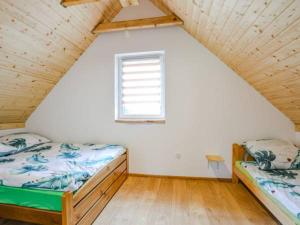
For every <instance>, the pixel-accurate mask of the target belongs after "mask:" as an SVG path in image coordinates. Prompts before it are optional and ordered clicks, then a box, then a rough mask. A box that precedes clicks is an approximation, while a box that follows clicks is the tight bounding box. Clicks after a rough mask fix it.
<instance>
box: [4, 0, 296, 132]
mask: <svg viewBox="0 0 300 225" xmlns="http://www.w3.org/2000/svg"><path fill="white" fill-rule="evenodd" d="M66 2H73V3H74V2H77V3H78V2H81V4H76V5H74V6H72V7H67V8H64V7H63V6H62V5H61V4H60V0H26V1H21V0H20V1H14V0H1V1H0V21H1V22H0V87H1V89H0V128H1V126H2V127H4V128H8V127H14V126H15V127H19V126H21V125H22V123H24V122H25V121H26V119H27V118H28V117H29V115H30V114H31V113H32V112H33V111H34V110H35V108H36V107H37V106H38V105H39V103H40V102H41V101H42V99H43V98H44V97H45V96H46V95H47V94H48V93H49V91H50V90H51V89H52V88H53V86H54V85H55V84H56V83H57V82H58V80H59V79H60V78H61V77H62V76H63V75H64V74H65V72H66V71H68V69H69V68H70V67H71V66H72V65H73V63H74V62H75V61H76V60H77V59H78V58H79V57H80V55H81V54H82V53H83V51H84V50H85V49H86V48H87V47H88V46H89V45H90V44H91V42H92V41H93V40H94V39H95V35H94V34H93V33H92V30H93V28H94V27H95V26H96V25H97V24H98V23H99V22H101V21H104V22H109V21H111V20H112V18H113V17H114V16H115V15H116V14H117V13H118V12H119V11H120V10H121V8H122V6H121V4H120V2H119V0H98V1H95V0H92V1H91V0H83V1H82V0H80V1H78V0H76V1H75V0H66ZM83 2H88V3H86V4H82V3H83ZM121 2H124V1H121ZM152 2H153V3H154V4H155V5H156V6H158V7H159V8H160V9H161V10H162V11H164V12H165V13H166V14H168V15H170V11H169V9H170V10H171V11H172V12H174V13H175V14H176V15H178V16H179V17H180V18H181V19H182V20H183V21H184V29H185V30H186V31H187V32H189V33H190V34H191V35H192V36H194V37H195V38H196V39H197V40H199V42H200V43H202V44H203V45H204V46H206V47H207V48H208V49H209V50H210V51H211V52H213V53H214V54H215V55H217V56H218V57H219V58H220V59H221V60H222V61H224V62H225V63H226V64H227V65H228V66H230V67H231V68H232V69H233V70H234V71H236V72H237V73H238V74H239V75H240V76H241V77H243V78H244V79H245V80H246V81H248V82H249V83H250V84H251V85H253V86H254V87H255V88H256V89H257V90H258V91H259V92H260V93H261V94H262V95H264V96H265V97H266V98H267V99H268V100H269V101H270V102H271V103H272V104H273V105H274V106H275V107H277V108H278V109H279V110H280V111H282V112H283V113H284V114H285V115H286V116H287V117H289V118H290V119H291V120H292V121H293V122H294V123H295V125H296V127H297V128H298V130H300V0H152ZM70 4H71V3H70ZM257 113H259V111H258V112H257Z"/></svg>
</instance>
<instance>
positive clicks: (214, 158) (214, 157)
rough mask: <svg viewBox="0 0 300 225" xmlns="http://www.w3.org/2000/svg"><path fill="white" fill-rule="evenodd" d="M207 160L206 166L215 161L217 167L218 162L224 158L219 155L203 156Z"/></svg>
mask: <svg viewBox="0 0 300 225" xmlns="http://www.w3.org/2000/svg"><path fill="white" fill-rule="evenodd" d="M205 157H206V159H207V161H208V168H209V164H210V163H217V168H218V169H219V163H222V162H224V161H225V160H224V158H223V157H222V156H220V155H206V156H205Z"/></svg>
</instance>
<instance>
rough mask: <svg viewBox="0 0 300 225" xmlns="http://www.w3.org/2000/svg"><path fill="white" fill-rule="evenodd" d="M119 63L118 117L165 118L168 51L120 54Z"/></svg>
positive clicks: (127, 119)
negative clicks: (166, 60) (165, 72)
mask: <svg viewBox="0 0 300 225" xmlns="http://www.w3.org/2000/svg"><path fill="white" fill-rule="evenodd" d="M115 63H116V64H115V65H116V67H115V70H116V73H115V74H116V75H115V96H116V97H115V119H116V120H117V121H137V122H139V121H145V122H146V121H149V122H150V121H153V122H155V121H163V120H164V119H165V96H164V89H165V84H164V52H162V51H159V52H142V53H130V54H117V55H116V57H115Z"/></svg>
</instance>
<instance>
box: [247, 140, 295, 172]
mask: <svg viewBox="0 0 300 225" xmlns="http://www.w3.org/2000/svg"><path fill="white" fill-rule="evenodd" d="M243 146H244V148H245V149H246V150H247V152H248V153H249V154H250V155H251V156H252V157H253V158H254V159H255V160H256V162H257V164H258V166H259V168H260V169H262V170H272V169H296V168H297V155H298V152H300V151H299V149H298V148H297V147H295V146H294V145H293V144H291V143H289V142H287V141H283V140H277V139H262V140H256V141H246V142H244V143H243ZM299 167H300V165H299Z"/></svg>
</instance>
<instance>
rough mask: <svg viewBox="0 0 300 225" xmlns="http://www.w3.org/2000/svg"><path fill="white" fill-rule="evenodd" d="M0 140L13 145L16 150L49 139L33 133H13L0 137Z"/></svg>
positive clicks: (45, 141)
mask: <svg viewBox="0 0 300 225" xmlns="http://www.w3.org/2000/svg"><path fill="white" fill-rule="evenodd" d="M0 142H2V143H3V144H6V145H10V146H13V147H15V148H16V149H17V150H21V149H25V148H29V147H31V146H33V145H38V144H43V143H47V142H50V140H49V139H47V138H45V137H42V136H40V135H37V134H33V133H15V134H9V135H5V136H2V137H0Z"/></svg>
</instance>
